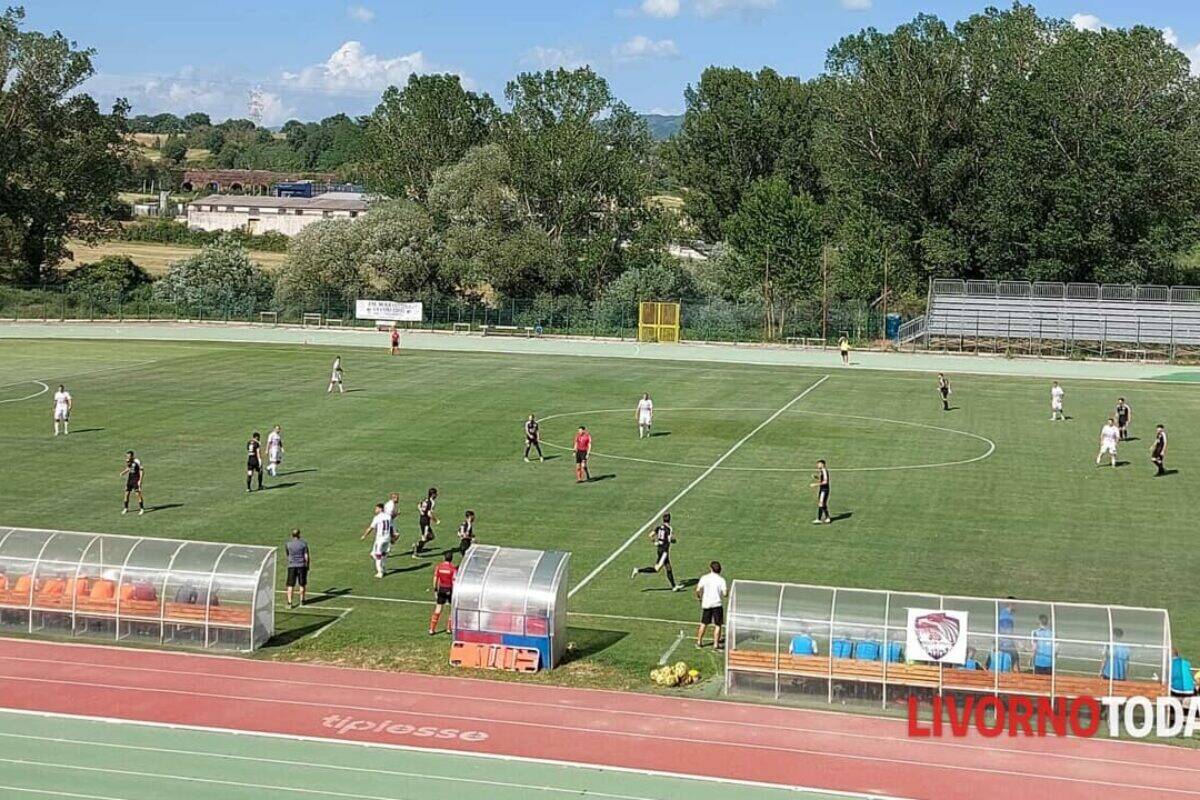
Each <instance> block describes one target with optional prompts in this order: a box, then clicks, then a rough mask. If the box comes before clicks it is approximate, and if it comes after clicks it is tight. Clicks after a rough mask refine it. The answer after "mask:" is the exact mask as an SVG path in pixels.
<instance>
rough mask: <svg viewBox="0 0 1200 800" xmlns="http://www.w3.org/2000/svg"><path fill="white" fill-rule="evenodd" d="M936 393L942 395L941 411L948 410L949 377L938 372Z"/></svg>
mask: <svg viewBox="0 0 1200 800" xmlns="http://www.w3.org/2000/svg"><path fill="white" fill-rule="evenodd" d="M937 385H938V394H940V395H941V396H942V411H949V410H950V379H949V378H947V377H946V376H945V375H943V374H942V373H940V372H939V373H938V381H937Z"/></svg>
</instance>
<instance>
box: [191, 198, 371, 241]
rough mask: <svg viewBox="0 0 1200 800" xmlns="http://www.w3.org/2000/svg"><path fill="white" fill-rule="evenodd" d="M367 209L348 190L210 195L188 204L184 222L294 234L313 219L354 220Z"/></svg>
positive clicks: (206, 228)
mask: <svg viewBox="0 0 1200 800" xmlns="http://www.w3.org/2000/svg"><path fill="white" fill-rule="evenodd" d="M366 211H367V201H366V200H365V199H363V196H362V195H360V194H355V193H351V192H329V193H326V194H322V195H318V196H317V197H311V198H310V197H250V196H244V195H222V194H210V195H208V196H207V197H201V198H199V199H198V200H193V201H192V202H191V203H188V207H187V224H188V227H189V228H193V229H195V230H201V231H235V230H243V231H246V232H247V233H254V234H261V233H268V232H271V231H274V232H276V233H282V234H283V235H284V236H295V235H296V234H297V233H299V232H300V231H301V230H303V229H304V228H305V227H306V226H308V225H311V224H312V223H314V222H318V221H320V220H323V219H355V218H357V217H359V216H360V215H362V214H364V213H366Z"/></svg>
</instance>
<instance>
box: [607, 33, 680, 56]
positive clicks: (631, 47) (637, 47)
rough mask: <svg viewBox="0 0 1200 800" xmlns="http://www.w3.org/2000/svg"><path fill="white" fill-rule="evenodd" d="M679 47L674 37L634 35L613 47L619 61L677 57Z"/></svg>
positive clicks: (614, 54)
mask: <svg viewBox="0 0 1200 800" xmlns="http://www.w3.org/2000/svg"><path fill="white" fill-rule="evenodd" d="M678 55H679V48H678V47H677V46H676V45H675V42H674V40H672V39H657V40H656V39H651V38H649V37H648V36H642V35H640V34H639V35H638V36H634V37H633V38H632V39H629V40H628V41H624V42H621V43H620V44H619V45H617V46H616V47H614V48H613V58H615V59H616V60H617V61H641V60H643V59H657V58H675V57H677V56H678Z"/></svg>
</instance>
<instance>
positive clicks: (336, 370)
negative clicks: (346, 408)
mask: <svg viewBox="0 0 1200 800" xmlns="http://www.w3.org/2000/svg"><path fill="white" fill-rule="evenodd" d="M334 386H336V387H337V389H338V394H345V392H346V387H344V386H342V357H341V356H338V357H336V358H335V359H333V372H332V373H330V375H329V388H328V389H326V390H325V394H329V393H331V392H332V391H333V387H334Z"/></svg>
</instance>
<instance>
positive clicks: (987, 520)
mask: <svg viewBox="0 0 1200 800" xmlns="http://www.w3.org/2000/svg"><path fill="white" fill-rule="evenodd" d="M337 353H338V351H336V350H334V349H332V348H328V347H314V346H301V345H282V344H273V345H242V344H229V343H199V342H197V343H191V342H143V341H127V342H120V341H42V340H9V341H3V342H0V365H3V366H2V367H0V384H2V386H0V449H2V452H3V454H4V460H3V463H2V464H0V487H2V489H3V490H2V491H0V525H5V526H27V527H44V528H60V529H66V530H82V531H98V532H109V533H120V534H133V535H139V534H140V535H150V536H162V537H169V538H184V539H187V538H195V539H204V540H210V541H219V542H243V543H249V544H260V545H281V544H282V543H283V541H284V540H285V538H286V536H287V534H288V531H289V530H290V529H291V528H292V527H299V528H301V530H302V531H303V533H304V536H305V538H306V539H307V540H308V542H309V543H310V545H311V547H312V553H313V569H312V576H311V581H310V592H311V593H312V595H313V601H314V602H312V603H310V605H308V606H305V607H304V608H303V609H298V610H296V611H291V612H289V611H287V609H286V607H285V606H284V605H283V599H282V597H280V606H279V613H278V618H277V628H278V629H279V635H278V636H277V638H276V639H275V640H274V641H273V642H272V643H271V644H270V645H269V646H268V647H266V648H265V649H264V650H263V651H262V652H261V653H260V655H262V656H264V657H268V658H271V657H275V658H288V659H316V660H322V661H327V662H335V663H345V664H355V665H363V666H372V667H381V668H394V669H410V670H420V671H423V672H433V673H437V672H449V671H451V669H452V668H451V667H449V666H448V665H447V663H446V662H447V653H448V640H447V638H446V636H445V635H444V634H442V635H439V636H437V637H430V636H428V635H427V633H426V628H427V625H428V620H429V611H430V610H431V601H432V595H431V594H430V593H429V592H428V587H429V586H430V583H431V574H432V569H433V567H434V565H435V564H436V562H437V560H438V558H437V554H438V553H439V552H440V549H441V547H443V546H445V547H450V546H454V545H456V544H457V540H456V537H455V530H456V528H457V525H458V522H459V521H460V520H461V517H462V512H463V511H464V510H465V509H468V508H469V509H472V510H474V511H475V513H476V518H477V522H476V532H477V537H478V540H479V541H480V542H481V543H486V544H499V545H509V546H517V547H533V548H542V549H563V550H569V551H570V552H571V553H572V566H571V579H570V582H571V586H572V587H573V588H572V593H573V594H572V598H571V606H570V609H571V612H572V616H571V630H570V635H569V637H568V638H569V641H570V643H571V645H570V647H571V650H570V653H569V655H568V657H567V661H566V663H565V664H564V666H563V667H562V668H561V669H559V670H556V671H555V672H554V673H552V674H551V675H545V676H539V678H538V679H541V680H553V681H556V682H563V683H570V684H574V685H587V686H598V687H609V688H633V687H636V688H643V689H645V688H649V686H650V683H649V680H648V673H649V671H650V669H652V668H653V667H655V666H656V665H657V664H658V662H659V660H660V659H663V658H666V657H669V658H670V659H671V660H676V659H679V658H683V659H686V660H688V661H689V663H692V664H693V665H694V666H696V667H697V668H699V669H700V670H701V673H702V675H703V677H704V678H705V679H708V680H706V681H705V682H703V683H702V684H701V685H700V686H699V687H696V688H694V689H691V690H688V691H695V692H699V693H704V692H715V691H716V690H717V687H718V685H719V681H717V680H712V679H713V678H716V677H718V676H719V670H720V666H721V654H720V653H714V652H713V651H711V650H709V649H706V650H704V651H695V650H693V649H692V645H691V642H690V638H689V637H690V636H692V635H693V634H694V621H695V619H696V617H697V604H696V601H695V599H694V598H693V597H692V596H691V593H690V591H689V592H679V593H672V592H670V591H668V590H667V582H666V578H665V576H663V575H662V574H659V575H639V576H637V577H636V578H630V571H631V569H632V568H634V567H638V566H645V565H649V564H651V563H652V562H653V559H654V550H653V546H652V545H651V543H650V542H649V540H648V538H647V533H648V531H649V529H650V528H651V527H653V526H652V524H651V521H652V520H655V519H656V518H657V516H658V515H659V514H660V513H661V512H662V510H663V509H664V508H669V510H670V511H671V513H672V516H673V523H674V527H675V531H676V533H677V535H678V538H679V541H678V544H677V545H676V546H675V548H674V549H673V550H672V561H673V562H674V566H675V573H676V577H677V578H678V579H680V580H688V581H693V580H694V579H695V578H697V577H698V576H699V575H701V574H702V573H703V572H704V571H706V570H707V565H708V562H709V561H710V560H713V559H717V560H720V561H721V562H722V564H723V565H724V572H725V575H726V576H727V577H728V578H730V579H738V578H745V579H759V580H779V581H792V582H800V583H816V584H828V585H844V586H854V587H868V588H887V589H896V590H914V591H929V592H942V593H950V594H970V595H979V596H998V597H1004V596H1007V595H1014V596H1016V597H1018V598H1022V599H1033V600H1063V601H1079V602H1092V603H1113V604H1124V605H1140V606H1155V607H1160V606H1161V607H1165V608H1167V609H1168V610H1169V611H1170V612H1171V614H1172V623H1173V625H1172V629H1173V633H1174V637H1175V640H1176V643H1177V644H1178V645H1179V647H1180V648H1181V650H1184V651H1185V652H1192V653H1195V652H1196V651H1197V649H1198V648H1200V632H1198V630H1197V625H1198V623H1200V599H1198V597H1197V592H1196V590H1195V571H1194V567H1193V566H1192V565H1194V563H1195V561H1194V559H1195V555H1196V551H1197V544H1196V539H1195V536H1194V533H1193V531H1194V524H1195V523H1194V515H1193V514H1192V513H1191V512H1192V507H1191V502H1190V500H1191V498H1193V497H1194V493H1193V492H1194V490H1193V488H1192V485H1191V481H1192V476H1193V475H1197V474H1200V450H1198V449H1197V448H1196V447H1195V446H1194V445H1193V443H1192V441H1191V436H1190V431H1192V430H1194V427H1195V426H1194V419H1195V416H1196V414H1197V412H1198V411H1200V394H1197V388H1196V387H1195V386H1194V385H1188V384H1185V383H1179V384H1171V383H1150V382H1138V381H1133V380H1131V381H1129V382H1128V383H1121V382H1117V381H1089V380H1068V381H1064V386H1065V389H1066V393H1067V394H1066V411H1067V414H1068V416H1069V418H1070V419H1069V420H1068V421H1066V422H1053V423H1052V422H1051V421H1050V420H1049V381H1048V380H1044V379H1040V378H1022V377H1015V376H973V375H964V376H954V375H952V376H951V380H952V382H953V388H954V393H953V395H952V397H951V401H952V403H951V404H952V407H953V408H952V410H951V411H949V412H944V411H942V409H941V404H940V401H939V400H938V397H937V395H936V391H935V383H934V377H933V375H932V374H921V373H912V372H907V373H899V372H886V371H878V370H859V369H856V368H853V367H852V368H849V369H843V368H841V367H838V366H834V365H832V360H831V366H830V367H829V368H827V369H813V368H796V367H783V366H765V365H764V366H754V365H738V364H705V363H696V362H669V363H663V362H655V361H648V360H621V359H612V358H604V359H598V358H583V357H565V356H552V355H514V354H500V353H451V352H438V351H432V350H420V351H405V352H404V354H403V355H400V356H395V357H393V356H389V355H387V354H386V353H385V352H384V351H382V350H369V351H368V350H361V349H349V348H348V349H346V350H345V351H343V352H341V353H340V354H341V355H342V357H343V361H344V365H345V370H346V387H347V389H348V391H347V392H346V393H345V394H342V395H338V394H334V395H327V394H326V391H325V390H326V383H327V380H328V378H329V367H330V364H331V362H332V361H333V358H334V355H335V354H337ZM38 382H42V383H44V384H47V385H49V386H50V388H51V391H52V390H53V388H55V386H56V385H57V384H58V383H65V384H66V385H67V387H68V389H70V391H71V392H72V394H73V396H74V399H75V412H74V414H73V417H72V423H71V426H72V427H71V430H72V432H71V434H70V435H69V436H68V437H58V438H55V437H53V436H51V414H50V412H51V404H50V394H49V393H40V392H41V391H42V387H41V385H40V384H39V383H38ZM643 392H649V393H650V394H651V396H652V397H653V400H654V404H655V424H654V435H653V436H652V437H650V438H648V439H642V440H639V438H638V434H637V427H636V423H635V419H634V408H635V406H636V403H637V399H638V397H639V396H640V395H641V393H643ZM39 393H40V394H39ZM31 395H33V396H31ZM1118 396H1124V397H1125V398H1126V399H1127V400H1128V401H1129V403H1130V405H1131V406H1132V407H1133V414H1134V417H1133V424H1132V426H1131V430H1132V435H1133V436H1134V437H1135V440H1134V441H1130V442H1127V443H1123V444H1122V446H1121V452H1120V458H1121V462H1122V465H1121V466H1120V467H1119V468H1117V469H1113V468H1111V467H1108V466H1104V467H1097V466H1095V462H1094V459H1095V455H1096V451H1097V446H1098V433H1099V429H1100V426H1101V424H1102V423H1103V422H1104V420H1105V419H1106V418H1107V417H1108V416H1109V415H1110V414H1111V413H1112V409H1113V406H1114V405H1115V403H1116V400H1117V397H1118ZM530 413H534V414H536V415H537V416H538V417H539V418H540V419H541V420H542V436H543V442H544V443H545V444H544V447H545V451H546V460H545V461H544V462H540V463H539V462H536V461H535V462H534V463H528V464H527V463H524V462H523V461H522V458H521V454H522V441H523V437H522V427H521V426H522V420H523V419H524V417H525V416H526V415H528V414H530ZM1159 422H1161V423H1163V424H1164V425H1166V427H1167V430H1168V431H1170V433H1171V449H1170V451H1169V453H1168V459H1167V466H1168V468H1169V469H1171V470H1172V471H1173V474H1170V475H1168V476H1166V477H1163V478H1154V477H1152V475H1153V468H1152V466H1151V465H1150V463H1149V448H1150V444H1151V440H1152V438H1153V428H1154V425H1155V423H1159ZM275 424H279V425H281V426H282V427H283V433H284V441H285V444H286V449H287V453H286V459H285V462H284V465H283V470H282V473H281V475H280V476H279V477H277V478H274V479H272V478H270V477H267V479H266V484H267V487H268V489H267V490H266V491H263V492H261V493H257V492H256V493H251V494H247V493H246V492H245V484H244V481H245V448H246V441H247V439H248V438H249V436H250V433H251V432H252V431H260V432H262V434H263V436H264V438H265V436H266V433H267V432H268V431H269V430H270V428H271V427H272V426H273V425H275ZM579 425H586V426H587V427H588V429H589V430H590V431H591V432H592V435H593V438H594V456H593V460H592V464H591V472H592V475H593V478H594V479H593V481H592V482H590V483H585V484H576V483H575V480H574V473H573V463H572V458H571V454H570V452H569V451H568V449H567V448H568V447H569V446H570V443H571V441H572V437H573V434H574V431H575V428H576V427H577V426H579ZM130 449H132V450H135V451H136V452H137V454H138V456H139V458H140V459H141V460H142V462H143V464H144V466H145V468H146V480H145V492H146V501H147V506H148V508H149V509H150V512H149V513H147V514H146V515H145V516H141V517H139V516H136V515H130V516H121V514H120V510H121V502H120V500H121V489H122V487H123V481H122V479H121V478H120V477H119V474H120V471H121V469H122V462H123V455H124V452H125V451H126V450H130ZM818 458H824V459H826V460H827V461H828V463H829V467H830V468H831V497H830V510H831V512H832V514H833V517H834V520H835V521H834V523H833V524H830V525H813V524H811V521H812V519H813V517H814V515H815V497H814V493H813V492H814V490H812V489H811V488H809V484H810V482H811V479H812V473H813V471H814V464H815V461H816V460H817V459H818ZM431 486H435V487H437V489H438V491H439V505H438V509H437V511H438V515H439V517H440V519H441V523H440V525H439V526H437V535H438V538H437V540H436V541H435V542H434V543H433V550H432V551H431V556H430V557H428V558H422V559H417V560H414V559H411V558H410V557H409V556H408V555H407V554H406V553H405V552H404V547H405V546H406V545H407V546H409V547H411V543H412V541H413V539H414V538H415V536H416V533H417V514H416V505H417V502H418V500H419V499H420V498H421V497H423V496H424V494H425V490H426V489H428V488H429V487H431ZM392 491H395V492H397V493H399V495H400V498H401V503H400V505H401V514H400V516H399V518H398V519H397V530H398V532H399V533H400V537H401V538H400V542H399V544H398V545H397V548H396V551H395V552H396V553H397V554H398V555H396V556H394V557H393V558H392V559H391V560H390V561H389V564H388V567H389V570H390V573H389V574H388V575H387V576H386V577H385V578H384V579H382V580H377V579H375V578H374V576H373V566H372V563H371V558H370V556H369V542H363V541H360V540H359V537H360V535H361V533H362V531H363V529H364V528H365V527H366V526H367V524H368V523H369V522H370V519H371V516H372V507H373V505H374V504H375V503H376V502H381V501H382V500H383V499H385V498H386V496H387V494H388V493H389V492H392ZM282 563H283V561H282V559H281V560H280V564H281V565H282ZM279 586H280V587H281V588H282V586H283V580H282V576H281V577H280V580H279Z"/></svg>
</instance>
